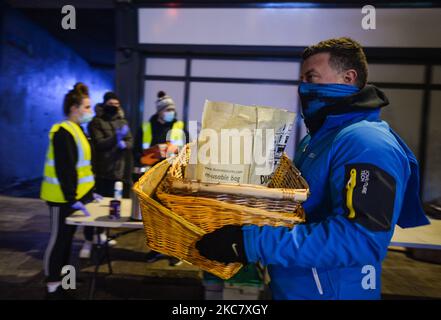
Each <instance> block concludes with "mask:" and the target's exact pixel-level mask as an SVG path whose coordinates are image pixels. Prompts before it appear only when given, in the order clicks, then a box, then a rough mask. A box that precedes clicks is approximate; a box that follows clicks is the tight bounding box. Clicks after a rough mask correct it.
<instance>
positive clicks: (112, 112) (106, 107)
mask: <svg viewBox="0 0 441 320" xmlns="http://www.w3.org/2000/svg"><path fill="white" fill-rule="evenodd" d="M103 110H104V112H105V113H107V114H108V115H110V116H114V115H115V114H116V113H117V112H118V107H115V106H111V105H104V106H103Z"/></svg>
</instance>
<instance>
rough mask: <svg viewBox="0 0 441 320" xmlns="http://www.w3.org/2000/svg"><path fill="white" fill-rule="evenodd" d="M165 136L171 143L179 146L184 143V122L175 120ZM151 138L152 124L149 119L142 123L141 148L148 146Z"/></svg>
mask: <svg viewBox="0 0 441 320" xmlns="http://www.w3.org/2000/svg"><path fill="white" fill-rule="evenodd" d="M167 138H169V139H168V140H169V141H170V142H171V144H174V145H175V146H177V147H179V148H180V147H183V146H184V144H185V133H184V122H183V121H176V122H175V123H174V124H173V126H172V128H171V130H170V132H169V134H167ZM152 139H153V135H152V124H151V123H150V121H147V122H144V123H143V124H142V148H143V149H148V148H150V144H151V143H152ZM164 142H165V141H164Z"/></svg>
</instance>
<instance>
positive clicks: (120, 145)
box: [118, 140, 127, 150]
mask: <svg viewBox="0 0 441 320" xmlns="http://www.w3.org/2000/svg"><path fill="white" fill-rule="evenodd" d="M118 148H119V149H121V150H124V149H125V148H127V143H125V142H124V140H119V141H118Z"/></svg>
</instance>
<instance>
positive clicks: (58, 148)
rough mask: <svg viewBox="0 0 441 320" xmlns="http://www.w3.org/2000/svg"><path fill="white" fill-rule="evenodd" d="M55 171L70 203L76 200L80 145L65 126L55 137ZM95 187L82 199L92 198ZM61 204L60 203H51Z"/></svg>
mask: <svg viewBox="0 0 441 320" xmlns="http://www.w3.org/2000/svg"><path fill="white" fill-rule="evenodd" d="M53 147H54V161H55V173H56V174H57V178H58V181H59V182H60V187H61V190H62V191H63V194H64V198H65V199H66V201H67V202H68V205H72V204H73V203H74V202H75V201H76V199H75V198H76V194H77V186H78V175H77V169H76V164H77V162H78V147H77V144H76V142H75V139H74V137H72V135H71V134H70V133H69V132H68V131H67V130H66V129H64V128H60V129H59V130H58V131H57V132H55V133H54V137H53ZM92 193H93V189H92V190H91V191H90V192H88V193H87V194H86V195H85V196H84V197H83V198H81V199H79V200H80V201H82V202H84V203H86V202H89V201H91V200H92ZM49 204H53V205H60V204H59V203H51V202H49Z"/></svg>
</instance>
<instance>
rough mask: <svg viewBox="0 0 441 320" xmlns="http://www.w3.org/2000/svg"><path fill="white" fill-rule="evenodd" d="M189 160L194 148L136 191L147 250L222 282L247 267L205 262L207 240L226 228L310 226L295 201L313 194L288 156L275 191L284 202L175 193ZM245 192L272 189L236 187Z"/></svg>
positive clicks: (160, 168)
mask: <svg viewBox="0 0 441 320" xmlns="http://www.w3.org/2000/svg"><path fill="white" fill-rule="evenodd" d="M189 157H190V147H189V146H188V145H187V146H186V148H184V149H183V151H182V152H181V153H180V154H179V155H178V157H177V158H175V159H174V161H173V164H172V165H171V164H170V163H169V161H167V160H164V161H162V162H161V163H159V164H158V165H156V166H154V167H153V168H152V169H150V170H149V171H148V172H146V173H145V174H144V176H142V177H141V179H140V180H139V181H138V182H137V183H136V184H135V186H134V191H135V192H136V193H137V195H138V197H139V199H140V203H141V211H142V216H143V221H144V229H145V233H146V237H147V244H148V246H149V247H151V248H152V249H153V250H156V251H159V252H161V253H164V254H167V255H172V256H174V257H177V258H179V259H181V260H184V261H187V262H189V263H191V264H194V265H197V266H198V267H200V268H201V269H203V270H205V271H208V272H210V273H213V274H215V275H216V276H218V277H220V278H222V279H229V278H231V277H232V276H233V275H234V274H236V273H237V272H238V271H239V270H240V268H241V267H242V264H240V263H230V264H227V265H226V264H223V263H220V262H217V261H212V260H208V259H206V258H205V257H203V256H201V255H200V254H199V252H198V250H197V249H196V248H195V244H196V242H197V241H198V240H199V239H200V238H201V237H202V236H203V235H204V234H206V233H209V232H212V231H214V230H216V229H218V228H221V227H223V226H225V225H244V224H253V225H258V226H264V225H270V226H285V227H293V226H294V225H295V224H297V223H301V222H304V211H303V208H302V206H301V204H300V203H299V202H296V201H293V200H292V198H293V195H294V194H295V190H299V192H301V193H305V192H306V193H308V184H307V183H306V181H305V180H304V179H303V177H301V175H300V172H299V171H298V170H297V169H296V168H295V167H294V166H293V165H292V162H291V160H290V159H289V158H288V157H287V156H286V155H284V156H283V157H282V159H281V162H280V164H279V166H278V168H277V169H276V171H275V173H274V175H273V178H272V180H271V183H270V185H269V187H270V188H279V189H278V190H276V191H280V193H281V194H283V195H284V196H283V199H270V198H264V197H259V198H256V197H244V196H241V195H237V194H225V193H211V192H201V191H195V189H194V188H190V189H176V188H173V187H172V186H173V183H174V182H176V181H184V180H183V177H184V172H185V168H186V166H187V164H188V160H189ZM194 183H195V184H197V183H198V182H194ZM245 186H246V187H248V188H249V187H254V188H256V189H262V188H264V189H265V190H268V188H267V187H260V186H250V185H238V186H235V187H236V188H239V189H240V188H243V187H245ZM274 190H275V189H273V190H272V191H274Z"/></svg>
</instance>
